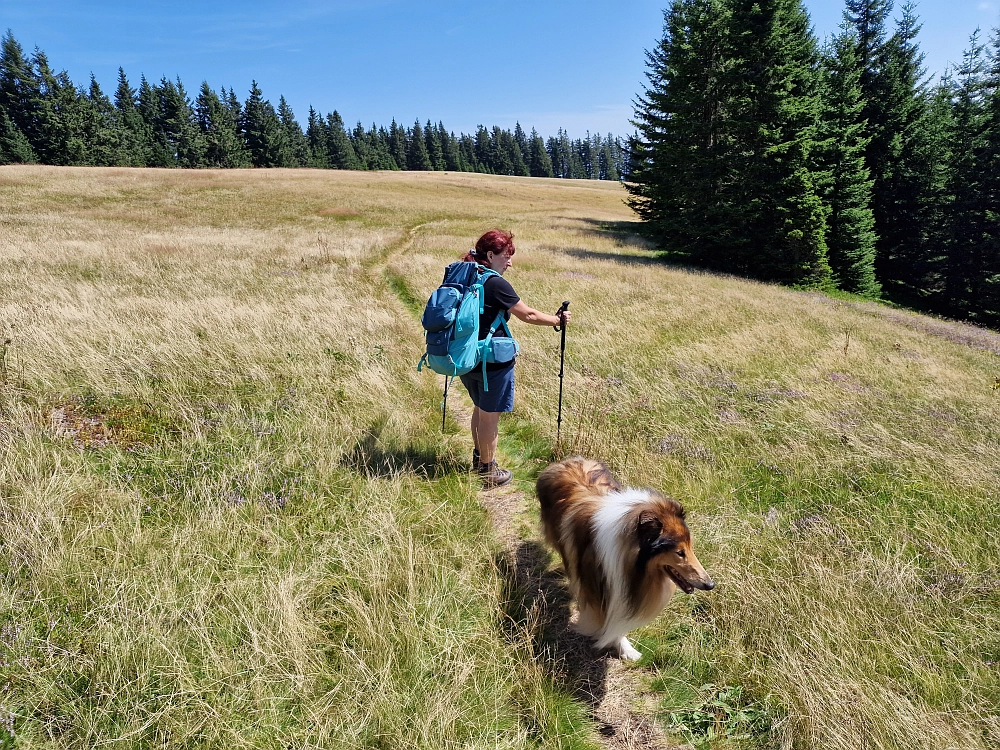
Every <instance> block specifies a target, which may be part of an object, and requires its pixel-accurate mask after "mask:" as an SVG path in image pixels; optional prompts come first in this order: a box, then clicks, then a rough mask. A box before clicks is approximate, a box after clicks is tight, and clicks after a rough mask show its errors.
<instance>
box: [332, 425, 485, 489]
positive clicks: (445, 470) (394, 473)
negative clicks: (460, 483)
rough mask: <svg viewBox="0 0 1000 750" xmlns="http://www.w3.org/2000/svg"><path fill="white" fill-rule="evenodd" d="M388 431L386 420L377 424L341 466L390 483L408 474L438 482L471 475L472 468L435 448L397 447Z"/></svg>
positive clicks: (347, 454) (341, 462)
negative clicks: (461, 473)
mask: <svg viewBox="0 0 1000 750" xmlns="http://www.w3.org/2000/svg"><path fill="white" fill-rule="evenodd" d="M385 427H386V420H385V419H380V420H377V421H376V422H374V423H373V424H372V425H371V426H370V427H369V428H368V429H367V430H365V432H364V434H363V435H362V436H361V438H360V439H359V440H358V442H357V443H355V445H354V447H353V448H352V449H351V450H350V452H348V453H345V454H344V456H343V457H342V458H341V459H340V465H341V466H343V467H344V468H347V469H352V470H353V471H356V472H358V473H359V474H362V475H363V476H365V477H368V478H369V479H374V478H384V479H389V478H392V477H398V476H400V475H404V474H411V475H416V476H421V477H425V478H427V479H438V478H440V477H442V476H444V475H446V474H451V473H454V472H459V471H468V469H469V466H468V464H463V463H462V462H460V461H458V460H457V459H455V458H454V457H452V456H447V455H446V456H442V455H440V454H439V453H438V451H437V450H436V449H435V448H434V447H433V446H430V445H420V444H415V443H412V442H411V443H407V444H404V445H396V444H395V440H394V439H392V438H391V437H390V438H385V437H384V436H383V433H384V432H385Z"/></svg>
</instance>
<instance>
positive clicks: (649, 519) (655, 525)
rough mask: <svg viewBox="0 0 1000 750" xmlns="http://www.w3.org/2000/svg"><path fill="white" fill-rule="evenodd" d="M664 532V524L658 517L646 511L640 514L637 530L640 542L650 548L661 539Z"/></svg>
mask: <svg viewBox="0 0 1000 750" xmlns="http://www.w3.org/2000/svg"><path fill="white" fill-rule="evenodd" d="M661 531H663V522H662V521H660V519H659V518H657V517H656V514H655V513H651V512H650V511H648V510H644V511H643V512H642V513H640V514H639V527H638V529H637V532H638V535H639V542H640V543H641V544H642V545H643V546H644V547H648V546H650V545H651V544H652V543H653V542H655V541H656V540H657V539H659V537H660V532H661Z"/></svg>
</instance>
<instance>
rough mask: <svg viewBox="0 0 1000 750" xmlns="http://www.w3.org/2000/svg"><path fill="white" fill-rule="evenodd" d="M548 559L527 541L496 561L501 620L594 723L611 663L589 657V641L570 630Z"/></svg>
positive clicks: (559, 582) (564, 595)
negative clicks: (523, 634)
mask: <svg viewBox="0 0 1000 750" xmlns="http://www.w3.org/2000/svg"><path fill="white" fill-rule="evenodd" d="M550 559H551V556H550V554H549V551H548V550H547V549H546V548H545V547H544V546H543V545H542V544H541V543H539V542H537V541H531V540H524V541H520V542H518V543H517V546H516V547H515V548H514V549H513V550H512V551H511V550H507V551H505V552H502V553H501V554H500V555H499V556H498V559H497V565H498V568H499V569H500V572H501V574H502V575H503V578H504V581H505V583H506V587H505V591H504V594H505V597H504V599H505V601H506V603H507V614H508V615H509V616H510V617H511V619H512V621H513V625H512V627H518V628H526V629H527V630H528V631H529V632H530V633H531V634H532V637H533V640H534V644H535V649H536V653H537V656H538V658H539V659H540V660H541V661H542V662H543V663H544V664H545V667H546V671H547V672H548V674H549V676H550V677H552V678H553V680H554V681H555V682H556V683H557V684H560V685H562V686H563V687H564V688H565V689H566V690H567V691H568V692H570V693H571V694H572V695H573V696H574V697H576V698H577V699H578V700H580V701H582V702H583V703H584V704H585V705H586V706H587V708H588V709H589V711H590V713H591V716H592V717H593V718H595V719H596V716H595V712H596V709H597V707H598V706H599V705H600V704H601V701H602V700H603V699H604V695H605V690H606V688H605V682H606V677H607V672H608V660H609V658H611V657H610V656H608V655H607V654H606V653H598V652H597V651H595V650H594V649H593V647H592V645H591V639H590V638H587V637H586V636H582V635H580V634H579V633H577V632H576V631H575V630H573V629H572V628H571V627H570V609H569V604H570V594H569V591H568V590H567V588H566V584H565V579H564V577H563V574H562V571H561V569H556V570H550V569H549V562H550ZM601 729H603V727H601Z"/></svg>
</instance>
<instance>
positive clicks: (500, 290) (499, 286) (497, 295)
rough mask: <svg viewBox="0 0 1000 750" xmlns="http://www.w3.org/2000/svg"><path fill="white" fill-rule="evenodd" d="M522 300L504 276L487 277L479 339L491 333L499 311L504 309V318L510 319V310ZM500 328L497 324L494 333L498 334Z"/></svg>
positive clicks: (480, 317)
mask: <svg viewBox="0 0 1000 750" xmlns="http://www.w3.org/2000/svg"><path fill="white" fill-rule="evenodd" d="M520 301H521V298H520V297H518V296H517V292H515V291H514V287H512V286H511V285H510V282H508V281H507V279H505V278H504V277H503V276H490V277H489V278H488V279H486V283H485V284H483V314H482V315H480V316H479V340H480V341H482V340H483V339H484V338H486V337H487V336H488V335H489V333H490V326H491V325H493V321H494V320H496V319H497V313H499V312H500V311H501V310H503V311H504V313H505V315H504V316H503V317H504V320H510V312H508V311H509V310H510V308H512V307H513V306H514V305H516V304H517V303H518V302H520ZM499 330H500V327H499V326H497V330H496V331H494V332H493V335H494V336H496V335H497V331H499ZM500 335H502V334H500Z"/></svg>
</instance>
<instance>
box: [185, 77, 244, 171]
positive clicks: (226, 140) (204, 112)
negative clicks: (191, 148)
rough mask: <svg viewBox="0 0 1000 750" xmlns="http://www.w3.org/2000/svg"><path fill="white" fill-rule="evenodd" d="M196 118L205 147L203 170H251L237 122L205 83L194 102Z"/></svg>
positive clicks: (204, 82)
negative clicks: (213, 168) (205, 167)
mask: <svg viewBox="0 0 1000 750" xmlns="http://www.w3.org/2000/svg"><path fill="white" fill-rule="evenodd" d="M224 95H225V90H223V96H224ZM195 117H196V119H197V122H198V128H199V131H200V132H201V137H202V142H203V143H204V146H205V150H204V163H205V165H206V166H209V167H220V168H229V169H233V168H242V167H250V166H252V163H251V161H250V153H249V152H248V151H247V148H246V144H245V143H244V142H243V138H242V136H241V135H240V132H239V123H238V122H237V119H236V118H235V117H234V116H233V112H232V110H231V109H230V108H229V107H228V106H227V105H226V104H224V103H223V101H222V97H220V96H219V95H218V94H216V93H215V92H214V91H212V89H211V88H210V87H209V85H208V82H207V81H203V82H202V84H201V90H200V91H199V92H198V98H197V99H196V100H195Z"/></svg>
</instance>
